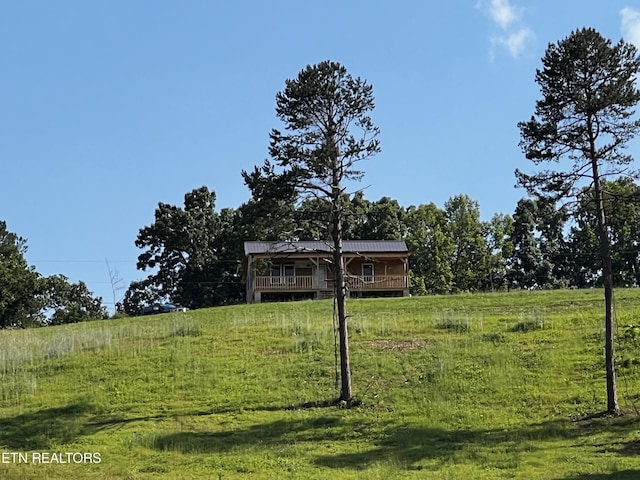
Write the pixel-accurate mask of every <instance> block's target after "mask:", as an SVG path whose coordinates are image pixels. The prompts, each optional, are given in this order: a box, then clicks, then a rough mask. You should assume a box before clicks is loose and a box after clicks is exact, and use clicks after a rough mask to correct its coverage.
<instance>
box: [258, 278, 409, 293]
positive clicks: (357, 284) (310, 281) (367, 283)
mask: <svg viewBox="0 0 640 480" xmlns="http://www.w3.org/2000/svg"><path fill="white" fill-rule="evenodd" d="M347 285H348V287H349V290H352V291H359V290H404V289H407V288H409V280H408V278H407V276H406V275H349V276H348V277H347ZM327 288H329V289H330V288H333V280H332V279H330V280H324V279H323V280H320V279H319V278H317V277H314V276H312V275H296V276H280V277H272V276H263V277H256V279H255V283H254V290H257V291H267V290H274V291H285V292H286V291H296V290H307V291H310V290H323V289H327Z"/></svg>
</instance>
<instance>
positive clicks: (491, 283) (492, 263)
mask: <svg viewBox="0 0 640 480" xmlns="http://www.w3.org/2000/svg"><path fill="white" fill-rule="evenodd" d="M483 230H484V236H485V244H486V246H487V263H488V265H487V270H488V278H487V279H486V288H485V289H488V290H491V291H495V290H503V289H505V288H507V286H508V282H507V267H508V261H509V259H510V258H511V256H512V254H513V244H512V243H511V232H512V231H513V219H512V218H511V215H504V214H500V213H496V214H494V216H493V217H491V220H490V221H488V222H484V223H483Z"/></svg>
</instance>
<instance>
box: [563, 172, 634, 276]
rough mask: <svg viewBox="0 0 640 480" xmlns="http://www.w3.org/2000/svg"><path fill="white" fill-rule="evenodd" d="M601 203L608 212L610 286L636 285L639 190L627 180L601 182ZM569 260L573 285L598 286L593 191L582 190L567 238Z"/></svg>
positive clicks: (625, 178) (595, 218)
mask: <svg viewBox="0 0 640 480" xmlns="http://www.w3.org/2000/svg"><path fill="white" fill-rule="evenodd" d="M602 193H603V203H604V207H605V210H606V211H607V212H609V213H608V216H607V226H608V230H609V236H610V239H611V264H612V272H613V284H614V286H620V287H636V286H639V285H640V251H639V249H638V245H640V187H639V186H638V185H637V184H636V183H635V182H634V181H633V180H632V179H631V178H628V177H622V178H618V179H615V180H614V181H611V182H610V181H607V182H603V188H602ZM569 241H570V243H571V246H572V250H573V251H574V252H576V255H575V256H574V257H573V262H572V270H573V271H574V272H575V276H574V277H573V279H572V280H573V281H574V282H575V283H576V284H577V286H595V285H601V284H602V281H601V278H600V272H601V269H602V264H601V262H600V261H599V258H598V255H597V253H596V252H597V250H598V248H597V247H598V239H597V216H596V212H595V208H594V198H593V191H592V190H589V189H585V190H583V192H582V194H581V195H580V198H579V201H578V208H577V210H576V225H575V226H574V227H572V229H571V231H570V235H569Z"/></svg>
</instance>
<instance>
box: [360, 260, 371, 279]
mask: <svg viewBox="0 0 640 480" xmlns="http://www.w3.org/2000/svg"><path fill="white" fill-rule="evenodd" d="M362 281H363V282H366V283H373V263H363V264H362Z"/></svg>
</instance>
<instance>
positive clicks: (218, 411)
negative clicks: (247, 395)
mask: <svg viewBox="0 0 640 480" xmlns="http://www.w3.org/2000/svg"><path fill="white" fill-rule="evenodd" d="M356 405H357V404H356ZM331 407H340V408H346V407H343V406H342V404H341V403H340V401H339V400H319V401H313V402H304V403H296V404H291V405H260V406H247V407H244V408H241V409H239V408H237V407H236V408H231V407H222V408H220V407H217V408H210V409H205V410H190V411H171V412H166V413H160V414H158V415H145V416H137V417H122V416H106V417H105V416H101V417H95V418H93V419H92V420H91V421H90V422H88V423H87V428H88V429H89V430H90V431H92V432H95V431H98V430H104V429H108V428H117V427H121V426H123V425H126V424H128V423H133V422H148V421H154V420H162V419H164V418H175V417H205V416H209V415H224V414H228V413H240V412H284V411H295V410H309V409H312V408H331Z"/></svg>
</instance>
